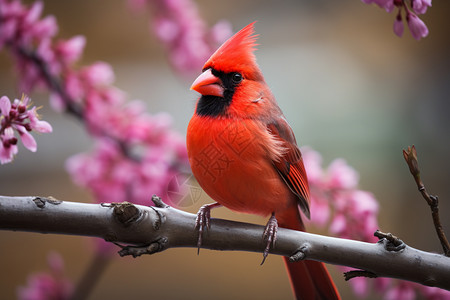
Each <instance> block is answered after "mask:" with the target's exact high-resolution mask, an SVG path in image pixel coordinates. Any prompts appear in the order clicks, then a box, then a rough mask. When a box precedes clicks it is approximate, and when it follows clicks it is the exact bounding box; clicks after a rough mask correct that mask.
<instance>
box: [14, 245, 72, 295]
mask: <svg viewBox="0 0 450 300" xmlns="http://www.w3.org/2000/svg"><path fill="white" fill-rule="evenodd" d="M47 261H48V266H49V268H50V272H49V273H45V272H40V273H36V274H32V275H30V276H29V277H28V282H27V285H26V286H22V287H19V288H18V291H17V294H18V299H19V300H65V299H69V298H70V296H71V294H72V290H73V286H72V283H71V282H70V281H69V280H68V279H67V278H66V277H65V275H64V262H63V260H62V257H61V256H60V255H59V254H58V253H55V252H53V253H50V254H49V255H48V258H47Z"/></svg>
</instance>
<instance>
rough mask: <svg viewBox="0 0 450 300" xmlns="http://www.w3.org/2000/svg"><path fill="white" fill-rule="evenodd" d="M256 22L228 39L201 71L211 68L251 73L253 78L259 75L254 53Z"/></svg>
mask: <svg viewBox="0 0 450 300" xmlns="http://www.w3.org/2000/svg"><path fill="white" fill-rule="evenodd" d="M255 23H256V21H255V22H253V23H250V24H248V25H247V26H245V27H244V28H242V29H241V30H240V31H239V32H237V33H236V34H235V35H233V36H232V37H231V38H229V39H228V40H227V41H226V42H225V43H223V44H222V46H220V47H219V49H217V50H216V52H214V54H213V55H211V57H210V58H209V59H208V61H207V62H206V63H205V65H204V66H203V69H204V70H205V69H208V68H213V69H216V70H217V71H222V72H225V73H228V72H242V73H248V74H247V75H248V76H250V75H251V73H253V75H254V76H255V75H256V74H258V75H260V71H259V68H258V65H257V64H256V57H255V55H254V53H253V52H254V51H255V50H256V46H257V45H258V44H256V40H257V38H258V35H257V34H255V29H254V25H255Z"/></svg>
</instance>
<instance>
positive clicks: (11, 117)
mask: <svg viewBox="0 0 450 300" xmlns="http://www.w3.org/2000/svg"><path fill="white" fill-rule="evenodd" d="M30 107H31V103H30V98H28V97H25V96H23V97H22V99H21V100H19V99H15V100H14V101H13V103H11V101H10V100H9V98H8V97H6V96H3V97H1V98H0V163H1V164H6V163H9V162H11V161H12V160H13V158H14V155H16V154H17V152H18V148H17V138H16V136H15V132H17V133H18V134H19V136H20V139H21V141H22V143H23V145H24V146H25V147H26V148H27V149H28V150H30V151H32V152H36V149H37V144H36V140H35V139H34V137H33V136H32V135H31V134H30V132H31V131H32V130H34V131H37V132H43V133H47V132H51V131H52V126H51V125H50V124H49V123H48V122H46V121H42V120H39V115H38V114H37V108H36V106H33V107H31V108H30Z"/></svg>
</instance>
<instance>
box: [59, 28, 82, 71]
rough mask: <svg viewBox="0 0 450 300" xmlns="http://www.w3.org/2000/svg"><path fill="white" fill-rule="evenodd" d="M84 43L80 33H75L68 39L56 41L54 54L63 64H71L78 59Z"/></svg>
mask: <svg viewBox="0 0 450 300" xmlns="http://www.w3.org/2000/svg"><path fill="white" fill-rule="evenodd" d="M85 45H86V38H85V37H84V36H82V35H77V36H74V37H73V38H71V39H69V40H66V41H59V42H57V43H56V45H55V55H56V56H58V57H59V59H61V60H62V61H63V62H64V63H65V64H72V63H74V62H75V61H77V60H78V59H80V57H81V54H82V53H83V49H84V46H85Z"/></svg>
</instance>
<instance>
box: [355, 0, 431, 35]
mask: <svg viewBox="0 0 450 300" xmlns="http://www.w3.org/2000/svg"><path fill="white" fill-rule="evenodd" d="M361 1H362V2H364V3H366V4H371V3H375V4H377V5H378V6H379V7H381V8H384V9H385V10H386V11H387V12H392V11H393V10H394V8H395V7H398V13H397V16H396V18H395V21H394V33H395V34H396V35H397V36H399V37H401V36H402V35H403V31H404V26H403V13H402V12H403V11H404V12H405V18H406V23H407V24H408V28H409V31H411V34H412V36H413V37H414V38H415V39H416V40H420V39H421V38H424V37H426V36H427V35H428V28H427V26H426V25H425V23H424V22H423V21H422V20H421V19H420V18H419V17H418V16H417V15H421V14H424V13H426V12H427V9H428V7H431V0H410V1H409V3H410V5H411V9H410V8H408V5H407V2H408V1H407V0H361Z"/></svg>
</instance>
